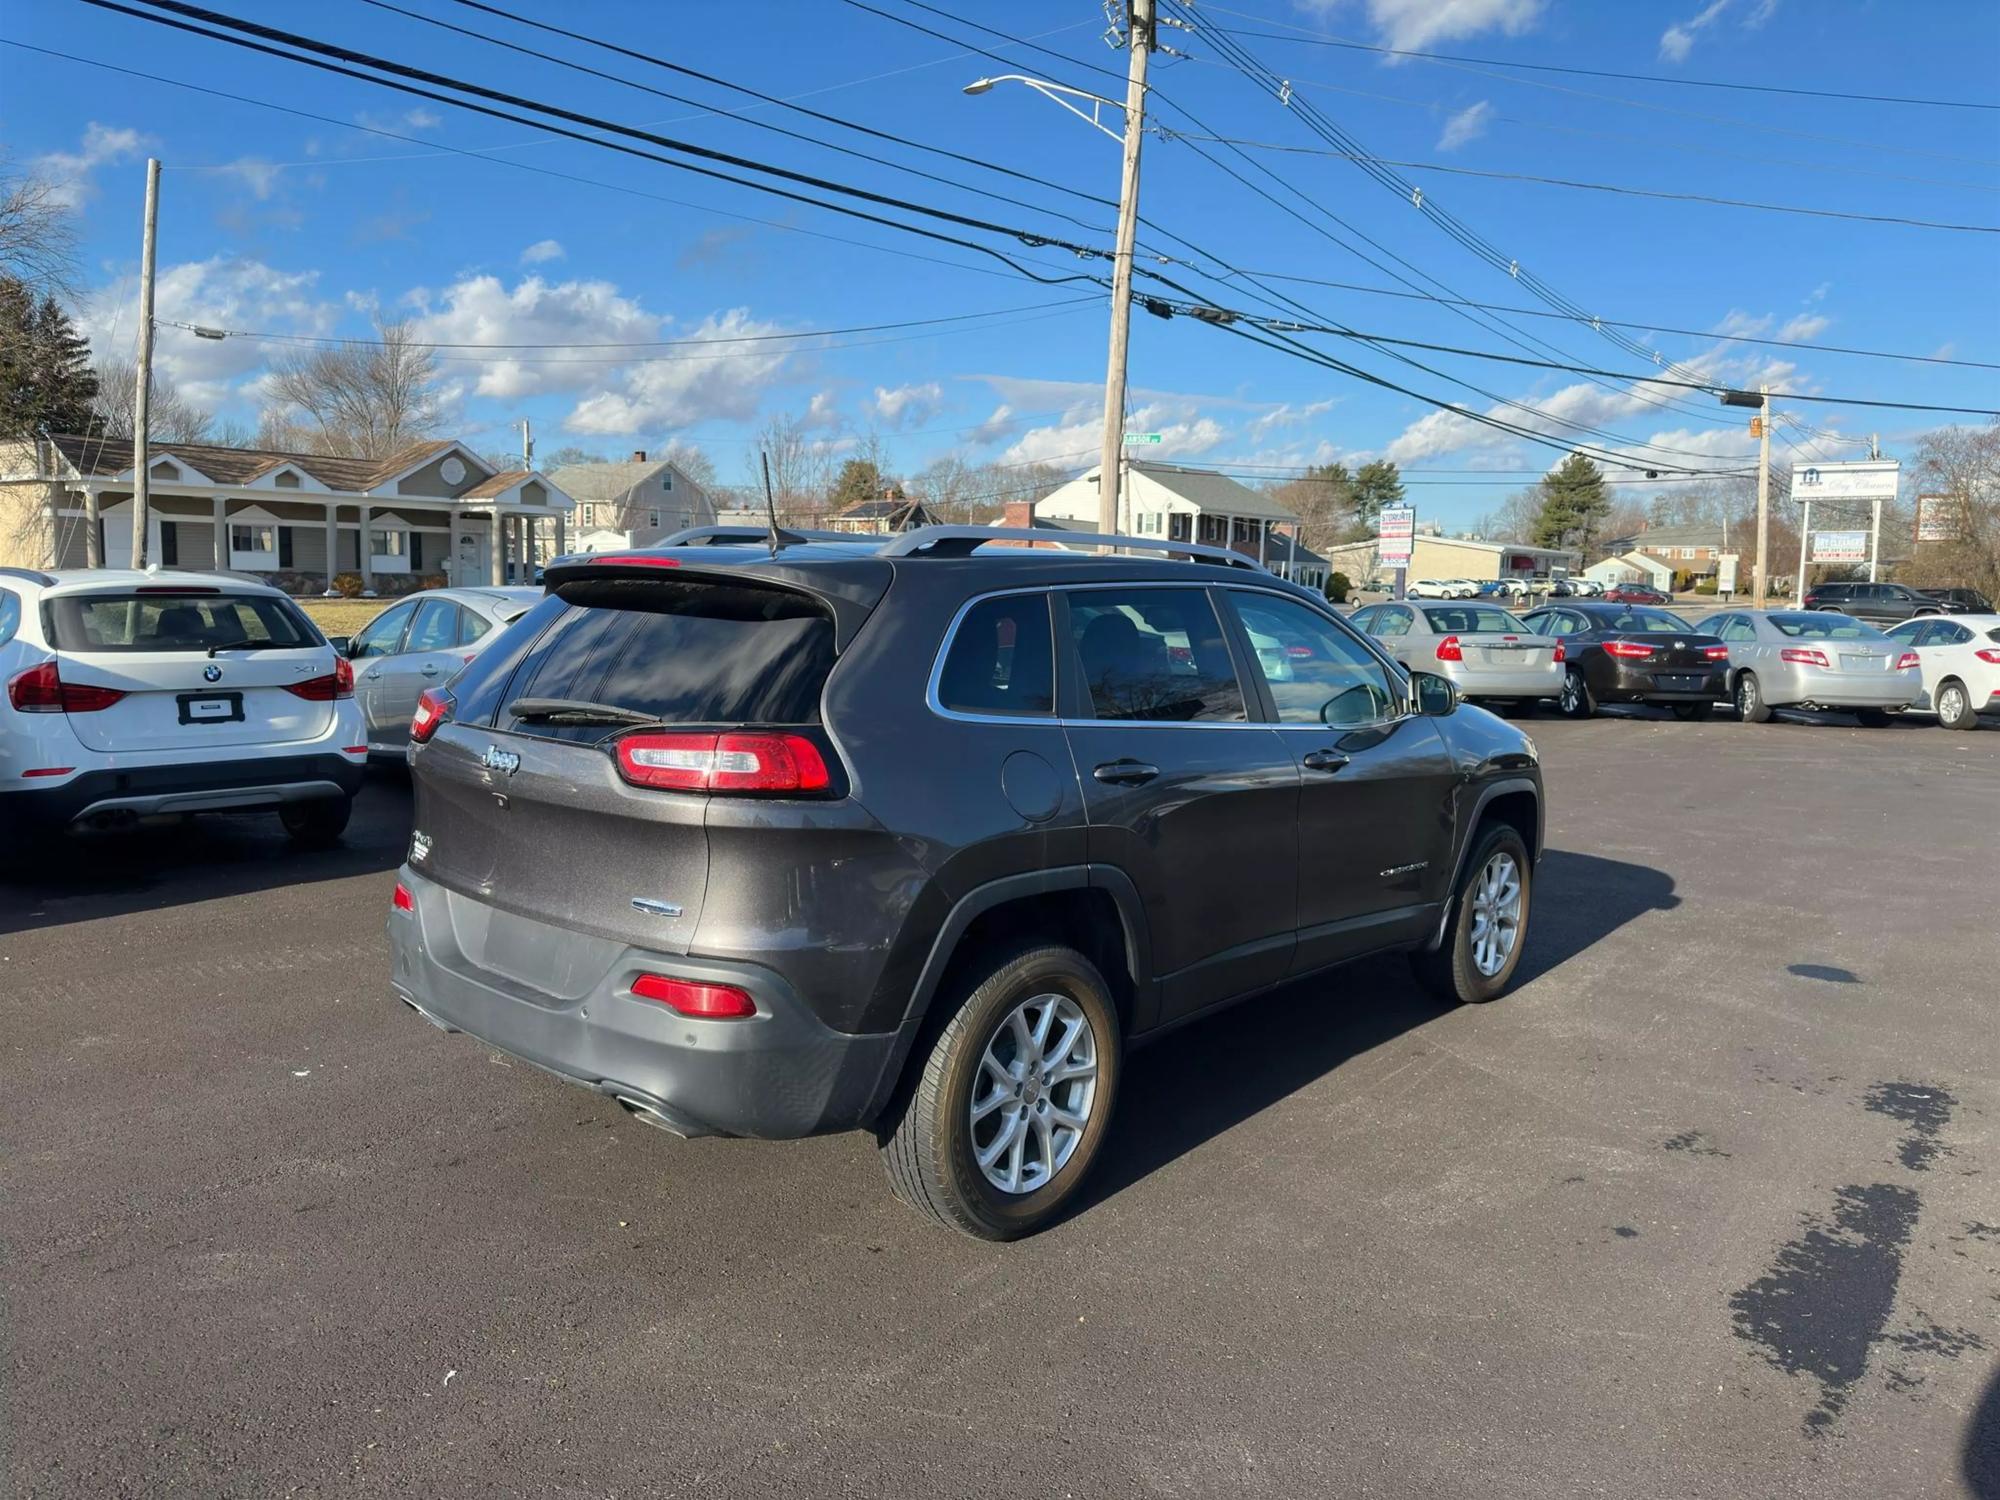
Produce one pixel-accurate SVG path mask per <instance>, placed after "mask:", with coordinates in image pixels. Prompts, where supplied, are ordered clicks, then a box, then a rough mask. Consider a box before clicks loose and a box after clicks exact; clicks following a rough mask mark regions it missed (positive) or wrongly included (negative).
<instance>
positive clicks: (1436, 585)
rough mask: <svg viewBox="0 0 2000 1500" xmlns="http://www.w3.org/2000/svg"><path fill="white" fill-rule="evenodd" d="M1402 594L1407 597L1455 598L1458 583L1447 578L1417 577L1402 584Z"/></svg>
mask: <svg viewBox="0 0 2000 1500" xmlns="http://www.w3.org/2000/svg"><path fill="white" fill-rule="evenodd" d="M1403 595H1404V597H1405V598H1409V599H1456V598H1457V597H1458V585H1457V584H1456V583H1454V582H1452V581H1451V580H1450V579H1448V578H1419V579H1416V580H1415V581H1414V582H1412V583H1409V584H1406V585H1405V586H1404V588H1403Z"/></svg>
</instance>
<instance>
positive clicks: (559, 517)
mask: <svg viewBox="0 0 2000 1500" xmlns="http://www.w3.org/2000/svg"><path fill="white" fill-rule="evenodd" d="M563 529H564V528H563V513H562V512H561V511H557V512H556V556H557V557H561V556H562V555H563V554H564V553H565V552H567V551H569V542H568V540H567V539H566V538H565V537H564V535H563Z"/></svg>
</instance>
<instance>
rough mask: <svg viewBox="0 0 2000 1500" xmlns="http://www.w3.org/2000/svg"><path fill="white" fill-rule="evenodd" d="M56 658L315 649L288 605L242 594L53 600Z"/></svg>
mask: <svg viewBox="0 0 2000 1500" xmlns="http://www.w3.org/2000/svg"><path fill="white" fill-rule="evenodd" d="M48 617H49V623H50V626H51V630H52V639H51V644H52V645H53V646H54V647H55V648H56V649H57V650H58V651H75V652H80V653H82V652H98V651H110V652H131V653H135V654H137V653H145V652H166V651H207V650H209V649H211V648H216V647H220V648H224V649H227V648H229V647H241V646H266V647H271V648H278V647H305V646H317V645H318V644H320V642H319V639H318V637H317V636H316V635H315V634H314V632H313V628H312V626H311V625H309V624H307V623H306V620H305V617H304V616H303V615H301V614H300V613H299V612H298V610H297V609H296V608H295V607H294V606H293V605H292V603H291V602H290V601H289V600H286V599H278V598H272V597H268V596H264V595H245V594H162V593H150V592H149V593H145V594H139V593H131V594H58V595H56V596H55V597H54V598H53V599H51V600H49V601H48Z"/></svg>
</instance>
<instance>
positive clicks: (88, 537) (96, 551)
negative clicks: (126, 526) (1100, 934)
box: [49, 485, 104, 568]
mask: <svg viewBox="0 0 2000 1500" xmlns="http://www.w3.org/2000/svg"><path fill="white" fill-rule="evenodd" d="M54 508H55V509H56V510H60V509H61V508H62V501H61V500H60V499H58V500H57V501H56V502H55V507H54ZM57 519H58V518H57V517H56V516H55V515H54V514H53V512H52V513H51V514H50V516H49V520H50V522H51V523H52V524H51V526H50V533H51V535H55V536H60V535H61V534H62V527H61V526H60V524H56V523H57ZM55 560H56V559H55V558H51V559H50V561H52V562H53V561H55ZM83 562H84V566H85V567H90V568H101V567H103V566H104V522H103V521H102V520H101V519H100V518H99V516H98V514H97V491H96V490H95V489H92V488H91V487H90V486H88V485H86V486H84V491H83Z"/></svg>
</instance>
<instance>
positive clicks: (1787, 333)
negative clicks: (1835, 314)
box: [1778, 313, 1833, 343]
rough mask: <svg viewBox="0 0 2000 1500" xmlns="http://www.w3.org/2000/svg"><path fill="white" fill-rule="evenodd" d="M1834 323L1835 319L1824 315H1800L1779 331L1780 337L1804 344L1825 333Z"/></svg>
mask: <svg viewBox="0 0 2000 1500" xmlns="http://www.w3.org/2000/svg"><path fill="white" fill-rule="evenodd" d="M1832 322H1833V319H1831V318H1829V317H1827V316H1825V315H1824V314H1822V313H1800V314H1799V315H1798V316H1797V317H1795V318H1793V319H1792V320H1791V321H1790V322H1789V323H1787V324H1785V326H1784V327H1783V328H1780V329H1779V330H1778V337H1779V338H1781V339H1785V340H1787V341H1788V342H1791V343H1804V342H1806V341H1807V340H1808V339H1816V338H1818V337H1819V336H1820V335H1821V334H1822V333H1825V332H1826V330H1827V328H1828V327H1829V326H1830V325H1831V324H1832Z"/></svg>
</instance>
